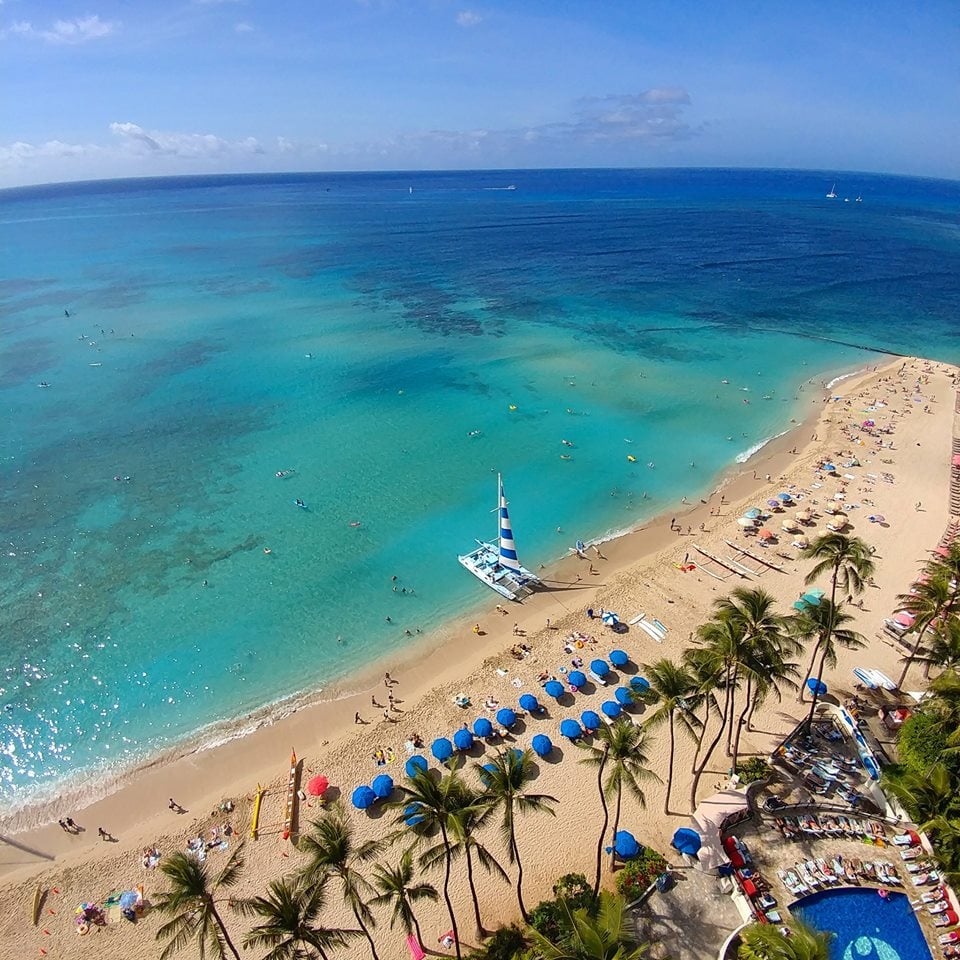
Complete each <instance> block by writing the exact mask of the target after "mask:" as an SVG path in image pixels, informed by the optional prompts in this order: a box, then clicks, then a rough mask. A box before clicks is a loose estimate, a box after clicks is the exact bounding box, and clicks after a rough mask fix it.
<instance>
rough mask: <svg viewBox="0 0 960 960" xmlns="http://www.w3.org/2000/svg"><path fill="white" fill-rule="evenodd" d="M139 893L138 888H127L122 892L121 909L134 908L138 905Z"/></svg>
mask: <svg viewBox="0 0 960 960" xmlns="http://www.w3.org/2000/svg"><path fill="white" fill-rule="evenodd" d="M137 899H138V894H137V892H136V890H125V891H124V892H123V893H121V894H120V909H121V910H133V909H134V907H136V905H137Z"/></svg>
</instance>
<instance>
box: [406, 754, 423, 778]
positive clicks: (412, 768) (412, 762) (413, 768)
mask: <svg viewBox="0 0 960 960" xmlns="http://www.w3.org/2000/svg"><path fill="white" fill-rule="evenodd" d="M428 766H429V764H428V763H427V758H426V757H421V756H420V754H419V753H417V754H414V755H413V756H412V757H410V759H409V760H407V762H406V763H405V764H404V765H403V769H404V770H405V771H406V774H407V776H408V777H415V776H416V775H417V771H418V770H422V771H423V772H424V773H426V772H427V767H428Z"/></svg>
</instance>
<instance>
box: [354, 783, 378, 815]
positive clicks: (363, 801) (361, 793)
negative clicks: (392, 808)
mask: <svg viewBox="0 0 960 960" xmlns="http://www.w3.org/2000/svg"><path fill="white" fill-rule="evenodd" d="M350 800H351V802H352V803H353V805H354V806H355V807H356V808H357V809H358V810H369V809H370V807H372V806H373V805H374V803H376V801H377V795H376V794H375V793H374V792H373V790H371V789H370V787H368V786H367V785H366V784H364V785H363V786H361V787H357V788H356V790H354V791H353V794H352V796H351V797H350Z"/></svg>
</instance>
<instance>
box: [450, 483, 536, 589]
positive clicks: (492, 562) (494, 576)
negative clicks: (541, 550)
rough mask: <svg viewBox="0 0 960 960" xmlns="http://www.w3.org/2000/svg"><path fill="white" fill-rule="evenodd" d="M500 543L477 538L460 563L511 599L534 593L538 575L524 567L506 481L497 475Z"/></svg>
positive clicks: (498, 535)
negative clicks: (504, 490) (514, 533)
mask: <svg viewBox="0 0 960 960" xmlns="http://www.w3.org/2000/svg"><path fill="white" fill-rule="evenodd" d="M497 492H498V495H499V506H498V508H497V518H498V522H497V542H496V543H484V542H483V541H482V540H478V541H477V543H478V545H479V546H478V548H477V549H476V550H474V551H473V553H468V554H465V555H464V556H461V557H458V558H457V559H458V560H459V561H460V563H461V564H462V565H463V566H464V567H466V568H467V570H469V571H470V572H471V573H472V574H473V575H474V576H475V577H476V578H477V579H478V580H482V581H483V582H484V583H485V584H486V585H487V586H488V587H490V588H491V589H492V590H496V591H497V593H499V594H500V595H501V596H502V597H506V598H507V599H508V600H523V599H524V598H525V597H528V596H529V595H530V593H531V592H532V587H533V585H535V584H537V583H539V582H540V579H539V578H538V577H537V576H536V574H533V573H531V572H530V571H529V570H527V568H526V567H524V566H521V564H520V561H519V560H518V559H517V545H516V544H515V543H514V540H513V527H512V526H511V524H510V514H509V513H508V512H507V498H506V497H505V496H504V493H503V480H502V479H501V477H500V475H499V474H498V475H497Z"/></svg>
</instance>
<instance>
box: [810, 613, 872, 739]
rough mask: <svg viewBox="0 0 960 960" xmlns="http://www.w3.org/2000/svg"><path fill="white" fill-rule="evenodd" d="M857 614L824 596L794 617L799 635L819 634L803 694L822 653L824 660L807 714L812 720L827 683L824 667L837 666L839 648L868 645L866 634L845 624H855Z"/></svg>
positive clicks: (821, 659) (857, 648)
mask: <svg viewBox="0 0 960 960" xmlns="http://www.w3.org/2000/svg"><path fill="white" fill-rule="evenodd" d="M852 622H853V617H852V616H851V615H850V614H849V613H847V612H846V611H845V609H844V605H843V603H834V602H833V601H832V600H828V599H827V598H826V597H824V598H823V599H822V600H821V601H820V603H818V604H817V606H815V607H809V606H808V607H807V608H806V609H805V610H803V611H802V612H801V613H799V614H797V616H795V617H793V618H792V629H793V630H794V631H795V633H796V635H797V636H799V637H801V638H803V639H809V638H812V637H816V643H815V644H814V645H813V660H811V661H810V669H808V670H807V675H806V677H804V678H803V679H804V682H803V684H802V685H801V687H800V696H801V698H802V697H803V688H804V686H806V683H807V680H809V678H810V675H811V673H812V672H813V670H812V668H813V662H814V660H816V657H817V654H818V653H819V654H820V663H819V666H818V667H817V676H816V680H817V682H816V684H814V687H813V690H812V693H813V700H812V703H811V704H810V713H809V715H808V717H807V720H808V722H809V721H811V720H813V714H814V711H815V710H816V709H817V702H818V700H819V699H820V684H821V683H822V682H823V668H824V667H825V666H828V667H830V668H831V669H833V667H835V666H836V665H837V647H838V646H840V647H845V648H846V649H848V650H859V649H860V648H861V647H865V646H866V645H867V641H866V640H865V639H864V637H863V635H862V634H859V633H857V632H856V630H851V629H850V628H849V627H847V626H845V624H848V623H852Z"/></svg>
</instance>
